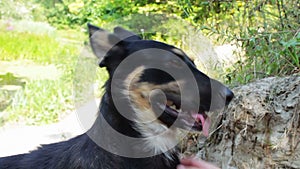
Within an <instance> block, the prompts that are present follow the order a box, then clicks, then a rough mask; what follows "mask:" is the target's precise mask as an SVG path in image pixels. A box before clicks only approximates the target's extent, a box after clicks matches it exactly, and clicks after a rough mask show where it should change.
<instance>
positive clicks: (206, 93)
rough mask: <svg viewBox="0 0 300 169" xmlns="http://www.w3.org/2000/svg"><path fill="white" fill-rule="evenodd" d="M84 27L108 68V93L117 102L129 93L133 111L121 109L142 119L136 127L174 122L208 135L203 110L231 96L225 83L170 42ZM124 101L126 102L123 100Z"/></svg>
mask: <svg viewBox="0 0 300 169" xmlns="http://www.w3.org/2000/svg"><path fill="white" fill-rule="evenodd" d="M88 27H89V34H90V43H91V46H92V49H93V52H94V53H95V55H96V56H97V57H98V58H100V59H101V61H100V63H99V66H100V67H106V68H107V70H108V72H109V75H110V80H109V81H110V82H111V84H110V85H111V87H109V90H111V91H110V92H111V94H112V95H115V96H116V97H115V98H116V99H115V100H116V101H120V100H122V99H121V98H122V97H124V96H126V97H127V98H129V101H130V102H129V104H130V107H131V108H132V110H134V111H131V112H126V113H129V114H130V113H132V112H133V113H134V115H131V117H134V118H135V119H137V120H138V121H139V122H140V123H141V125H140V126H143V127H141V128H144V129H145V126H147V127H146V129H145V130H152V131H153V134H155V132H160V131H161V129H166V128H168V127H177V128H183V129H192V130H196V131H203V133H204V134H205V135H208V128H209V124H210V120H209V118H208V116H207V115H206V114H205V112H208V111H211V110H215V109H218V108H222V107H224V106H225V105H227V104H228V103H229V102H230V101H231V99H232V98H233V93H232V92H231V91H230V90H229V89H228V88H227V87H225V86H224V85H222V84H221V83H220V82H218V81H216V80H214V79H211V78H209V77H208V76H207V75H205V74H204V73H202V72H200V71H199V70H198V69H197V68H196V66H195V64H194V63H193V61H192V60H191V59H190V58H189V57H188V56H187V55H186V54H185V53H184V52H183V51H182V50H180V49H178V48H176V47H174V46H171V45H168V44H165V43H161V42H157V41H152V40H142V39H141V38H140V37H139V36H138V35H136V34H134V33H132V32H129V31H127V30H125V29H122V28H120V27H116V28H115V29H114V33H112V34H111V33H109V32H107V31H105V30H103V29H101V28H98V27H96V26H93V25H88ZM114 79H115V80H114ZM121 102H122V101H121ZM120 105H122V103H121V104H120ZM123 106H124V107H126V106H127V107H128V102H126V103H125V104H124V103H123ZM122 110H126V108H121V110H119V111H122ZM131 120H133V119H131ZM147 123H148V125H145V124H147ZM158 125H159V126H161V128H160V129H157V126H158ZM153 126H155V127H153ZM157 130H158V131H157Z"/></svg>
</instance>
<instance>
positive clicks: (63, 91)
mask: <svg viewBox="0 0 300 169" xmlns="http://www.w3.org/2000/svg"><path fill="white" fill-rule="evenodd" d="M0 23H1V22H0ZM40 24H41V23H38V24H37V25H38V26H39V29H40ZM15 25H16V26H15V27H13V26H14V25H13V26H11V25H9V26H10V27H12V28H8V26H7V25H5V24H3V23H2V25H1V26H0V46H1V47H0V61H1V62H0V67H1V68H2V69H1V68H0V125H3V124H4V123H5V122H8V121H9V122H21V123H26V124H31V125H40V124H47V123H52V122H56V121H58V120H59V118H60V117H62V116H64V115H65V114H66V113H67V112H69V111H72V110H74V99H73V98H74V97H73V96H74V84H76V86H77V87H76V88H78V87H83V86H84V85H86V82H87V81H84V80H77V81H76V78H78V77H84V75H80V76H79V75H76V73H78V70H79V69H84V70H85V69H87V70H89V71H83V70H80V71H81V72H86V73H90V74H91V73H93V74H91V75H90V77H92V78H93V79H91V78H88V79H90V80H89V81H88V82H91V83H92V82H94V81H97V82H99V83H100V84H101V83H102V82H103V80H102V79H105V76H106V75H103V74H101V72H100V74H101V75H97V76H96V72H95V71H97V70H96V68H95V66H94V65H95V62H94V59H91V58H89V57H85V53H84V54H82V53H81V52H82V49H83V46H84V45H83V44H84V40H86V39H87V36H86V35H85V34H84V33H82V32H79V31H74V30H64V31H56V30H51V33H49V31H44V32H43V31H39V32H35V31H34V30H35V29H34V28H28V29H26V28H22V30H20V29H18V28H17V26H18V24H15ZM26 26H28V25H26ZM33 26H34V24H33ZM28 27H30V26H28ZM31 27H32V25H31ZM48 28H49V27H48V26H46V28H45V29H48ZM81 62H82V64H84V65H82V64H81ZM86 64H90V65H86ZM78 67H80V68H78ZM89 67H93V68H94V69H93V70H95V71H94V72H91V70H90V68H89ZM75 75H76V76H75ZM85 77H87V76H86V75H85ZM85 79H86V78H85ZM95 79H96V80H95ZM97 79H98V80H97ZM83 90H84V89H83ZM80 96H83V95H77V96H76V97H77V98H78V97H80Z"/></svg>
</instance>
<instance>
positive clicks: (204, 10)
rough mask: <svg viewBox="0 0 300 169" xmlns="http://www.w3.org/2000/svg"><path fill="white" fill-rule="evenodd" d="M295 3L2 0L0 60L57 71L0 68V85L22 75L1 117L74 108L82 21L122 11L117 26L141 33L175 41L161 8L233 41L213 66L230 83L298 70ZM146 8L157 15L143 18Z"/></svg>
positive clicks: (115, 16)
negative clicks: (50, 75) (222, 63)
mask: <svg viewBox="0 0 300 169" xmlns="http://www.w3.org/2000/svg"><path fill="white" fill-rule="evenodd" d="M299 9H300V4H299V1H298V0H250V1H237V0H231V1H217V0H216V1H214V0H210V1H207V0H169V1H167V0H155V1H154V0H141V1H135V0H125V1H124V0H114V1H107V0H2V1H0V11H1V12H0V60H2V61H9V62H14V61H20V60H21V61H22V60H30V61H31V62H33V63H35V64H39V65H52V64H53V65H55V66H56V67H57V68H58V69H59V70H60V72H63V73H62V75H61V76H59V78H57V79H52V80H49V79H44V80H34V79H26V78H25V79H24V78H22V77H17V76H15V75H11V74H5V73H4V74H3V75H1V73H2V72H0V75H1V76H0V87H1V85H2V86H3V85H4V84H9V82H10V83H14V84H18V83H19V81H20V80H19V78H21V79H22V80H23V81H25V85H22V89H21V90H18V91H13V92H11V91H7V90H0V111H2V112H1V114H0V123H1V118H2V121H3V122H4V121H8V120H11V121H20V120H21V119H25V121H26V123H29V124H43V123H51V122H55V121H57V120H58V118H59V116H60V114H61V112H68V111H71V110H73V109H74V106H73V103H72V94H73V93H72V88H71V87H70V86H73V85H74V84H73V82H74V81H73V80H74V78H75V79H76V77H75V73H74V72H76V70H75V67H76V64H77V61H78V56H79V54H80V51H81V50H82V48H83V47H84V46H85V44H86V43H85V41H86V40H87V35H86V30H85V28H86V23H88V22H91V23H94V24H97V25H99V26H103V27H109V25H110V24H111V23H113V22H115V21H118V20H119V19H120V18H123V20H122V24H123V26H125V27H127V28H129V29H131V30H133V31H136V32H140V31H141V29H142V28H144V27H147V28H149V30H147V32H151V33H149V34H142V36H143V37H144V38H153V39H158V40H162V41H166V42H168V43H171V44H174V45H176V46H179V47H181V46H182V44H181V41H180V40H181V37H180V36H178V37H174V36H168V35H167V31H172V30H176V26H177V25H176V26H174V24H173V23H174V22H173V21H172V20H171V21H170V22H169V23H164V24H163V26H162V24H160V23H161V22H158V21H160V14H164V15H167V16H169V17H172V18H174V19H181V20H184V21H185V22H187V23H189V24H191V25H193V26H194V27H196V28H197V29H198V30H200V31H201V32H202V33H203V34H204V35H205V36H208V37H209V38H210V39H211V40H212V41H213V43H214V44H215V45H222V44H224V43H225V44H233V45H235V46H236V47H237V48H239V49H241V51H242V52H236V53H235V55H236V56H237V57H236V61H235V63H233V64H232V65H231V66H230V67H227V68H226V69H224V70H221V71H220V73H219V76H220V77H219V78H220V79H223V81H224V82H226V83H228V84H229V85H232V86H236V85H240V84H244V83H248V82H251V81H253V80H256V79H259V78H263V77H268V76H285V75H290V74H294V73H299V68H300V63H299V55H300V52H299V49H300V48H299V46H300V33H299V32H300V10H299ZM133 14H134V15H135V17H134V18H130V16H131V15H133ZM149 15H153V16H154V17H152V18H156V19H155V20H150V19H148V20H147V17H145V16H149ZM124 18H125V21H126V22H125V21H124ZM141 18H142V19H141ZM145 25H146V26H145ZM157 27H161V29H159V30H162V31H161V32H154V33H153V31H151V28H153V30H157ZM154 28H155V29H154ZM178 29H181V28H178ZM89 62H93V60H89ZM100 74H101V75H97V77H96V81H97V82H99V83H100V84H101V83H102V82H103V81H104V79H105V77H106V75H103V73H102V72H101V73H100ZM86 77H89V76H88V75H87V76H86ZM91 77H93V76H91ZM22 80H21V81H22ZM17 82H18V83H17ZM22 84H23V83H22ZM76 85H79V86H85V84H84V83H77V84H76ZM99 86H101V85H99ZM49 98H50V99H49Z"/></svg>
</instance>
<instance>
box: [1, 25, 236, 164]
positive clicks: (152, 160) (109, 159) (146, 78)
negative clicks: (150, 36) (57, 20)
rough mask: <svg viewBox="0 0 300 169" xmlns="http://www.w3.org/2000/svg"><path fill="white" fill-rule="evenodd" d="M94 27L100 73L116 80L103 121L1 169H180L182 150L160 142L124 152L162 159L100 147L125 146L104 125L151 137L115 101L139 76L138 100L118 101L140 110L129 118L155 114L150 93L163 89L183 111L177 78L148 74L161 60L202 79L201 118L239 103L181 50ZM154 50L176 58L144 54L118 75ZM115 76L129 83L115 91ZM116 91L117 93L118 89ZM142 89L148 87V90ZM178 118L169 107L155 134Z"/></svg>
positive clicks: (197, 124)
mask: <svg viewBox="0 0 300 169" xmlns="http://www.w3.org/2000/svg"><path fill="white" fill-rule="evenodd" d="M88 27H89V33H90V42H91V46H92V49H93V51H94V53H95V55H96V56H98V57H99V58H101V57H103V59H102V61H101V62H100V67H106V68H107V70H108V72H109V75H110V78H109V80H108V81H107V83H106V85H105V89H106V92H105V94H104V96H103V98H102V101H101V105H100V108H99V116H98V117H97V119H96V121H95V123H94V124H93V126H92V127H91V129H89V130H88V131H87V132H86V133H84V134H82V135H79V136H77V137H75V138H72V139H70V140H68V141H63V142H59V143H54V144H49V145H42V146H41V147H40V148H38V149H37V150H34V151H31V152H30V153H26V154H20V155H14V156H9V157H2V158H0V169H141V168H143V169H175V168H176V166H177V165H178V164H179V159H178V154H177V151H176V149H170V150H169V151H167V152H164V151H160V150H161V149H160V148H159V146H160V145H159V144H160V143H159V142H157V143H156V142H155V143H153V145H146V144H152V143H151V140H150V143H149V141H148V142H146V141H145V143H143V142H142V143H140V145H132V143H125V144H126V145H127V146H126V147H122V148H123V149H126V151H128V152H130V153H136V152H138V153H141V152H142V153H143V151H145V153H149V151H150V152H151V151H158V153H156V154H157V155H154V156H151V157H143V158H131V157H123V156H119V155H115V154H114V153H111V151H110V152H109V151H107V149H106V150H105V149H103V148H101V147H100V146H98V145H97V144H96V143H95V142H98V141H99V142H105V140H106V141H107V142H109V143H110V144H111V150H112V152H113V151H114V148H116V147H114V145H116V146H118V145H121V144H119V143H120V142H122V140H118V138H117V137H114V136H112V135H111V133H110V132H109V131H107V126H105V124H104V121H106V122H108V124H109V125H110V126H111V127H112V128H113V129H115V130H116V131H118V132H120V133H122V134H124V135H127V136H130V137H135V138H146V137H147V135H145V133H144V132H146V133H147V132H148V131H147V130H148V128H147V125H148V124H147V123H145V125H144V126H143V127H142V129H141V128H139V126H136V123H137V122H136V121H134V120H129V119H128V118H126V117H124V116H122V115H121V114H120V112H119V110H118V109H117V108H116V106H115V104H114V100H113V98H112V94H113V92H116V93H122V90H124V88H126V85H122V84H124V83H125V82H124V81H126V80H128V79H127V78H128V77H127V76H129V75H130V74H131V73H132V72H134V71H135V72H136V73H137V74H138V75H137V76H135V77H133V79H131V81H130V84H128V85H129V87H128V86H127V87H128V88H127V89H129V90H130V92H132V93H133V94H132V95H131V94H130V96H129V97H124V98H117V99H118V101H120V102H125V103H126V105H127V104H130V103H131V102H132V104H134V105H135V109H133V108H132V107H131V108H129V110H131V111H130V112H126V113H127V114H128V115H129V117H132V118H135V115H134V114H135V113H136V112H135V110H136V109H138V111H141V112H142V113H145V112H143V110H146V108H149V105H150V103H149V102H150V101H149V100H151V98H150V96H149V95H148V94H149V93H147V91H151V90H153V89H161V90H162V91H164V92H166V95H167V100H169V99H171V101H172V103H173V104H174V105H175V106H176V107H179V105H178V102H180V101H181V102H182V101H184V100H182V99H179V98H178V97H177V95H176V94H178V93H177V91H175V94H174V90H178V89H179V87H178V86H177V85H178V84H177V83H175V87H174V83H172V82H174V81H175V80H174V78H173V77H172V76H170V75H169V74H167V73H165V72H162V71H160V70H157V69H151V68H147V65H148V64H150V62H151V61H153V60H158V62H159V63H161V64H163V66H165V67H170V69H181V68H182V65H180V64H181V63H180V62H183V63H184V64H185V65H187V66H188V68H189V69H190V70H191V72H192V74H193V78H195V79H196V84H197V87H198V88H199V93H196V94H200V96H201V98H203V99H201V102H200V104H196V105H198V107H197V108H199V110H198V111H197V112H199V113H200V114H202V113H203V114H204V112H205V111H209V110H210V107H214V108H221V107H223V106H224V105H225V103H224V105H218V104H216V105H212V104H211V102H218V103H219V102H220V101H224V102H225V101H226V104H228V103H229V102H230V100H231V99H232V97H233V94H232V92H231V91H230V90H229V89H228V88H226V87H225V86H223V85H222V84H221V83H219V82H217V81H215V80H213V79H210V78H209V77H207V76H206V75H205V74H203V73H201V72H200V71H199V70H197V69H196V67H195V65H194V63H193V61H191V60H190V59H189V58H188V57H187V56H186V55H185V54H184V52H182V51H181V50H180V49H177V48H175V47H173V46H170V45H167V44H164V43H161V42H156V41H150V40H142V39H141V38H140V37H139V36H137V35H135V34H133V33H131V32H128V31H126V30H124V29H122V28H120V27H117V28H115V30H114V34H110V33H108V32H106V31H105V30H102V29H100V28H98V27H96V26H93V25H88ZM150 48H155V49H161V50H164V51H168V52H169V53H171V54H170V55H168V54H166V55H161V56H152V55H156V54H157V53H155V52H154V53H151V52H150V53H149V52H148V53H147V52H144V53H141V55H145V57H144V59H145V60H141V61H138V62H137V63H139V64H140V65H134V66H133V67H129V68H127V69H126V70H125V69H124V70H121V71H117V68H118V65H119V64H120V63H121V62H122V61H123V60H124V59H126V58H127V57H128V56H129V55H131V54H134V53H135V52H138V51H141V50H143V49H150ZM174 56H175V58H174ZM178 59H179V60H178ZM179 61H180V62H179ZM137 70H139V71H137ZM114 74H119V75H121V76H119V77H124V78H123V79H122V78H120V79H117V82H118V84H117V85H114V84H113V81H112V77H113V75H114ZM180 80H181V81H184V82H185V85H186V86H187V87H188V84H189V79H188V78H187V77H185V76H181V78H180ZM114 86H115V88H116V89H115V88H113V87H114ZM124 86H125V87H124ZM131 86H134V87H131ZM141 86H143V88H142V87H141ZM211 86H215V90H216V91H217V93H216V95H217V96H213V93H212V89H211ZM183 88H184V87H183ZM118 89H119V91H118ZM114 90H117V91H114ZM170 90H171V91H170ZM143 92H144V93H143ZM178 92H179V91H178ZM145 93H146V94H145ZM145 95H146V96H145ZM189 96H190V97H189V98H187V100H186V102H187V103H193V100H194V98H193V97H194V93H190V95H189ZM195 96H197V95H195ZM176 97H177V98H176ZM143 99H144V100H143ZM183 99H185V98H183ZM151 110H152V111H151V112H152V113H154V114H156V113H155V110H156V108H155V107H152V109H151ZM176 110H177V109H176ZM151 112H150V113H151ZM173 112H174V111H173ZM148 113H149V112H148ZM144 115H145V116H147V114H142V116H141V117H142V118H143V116H144ZM184 116H186V115H184ZM186 117H187V116H186ZM186 117H184V118H186ZM188 117H190V116H188ZM176 118H181V116H179V115H178V116H176V117H174V115H172V110H171V108H170V107H168V108H166V110H165V111H164V112H163V113H162V114H161V115H160V116H159V117H158V120H156V121H154V122H151V123H152V124H155V125H154V128H155V129H156V127H157V128H158V129H159V130H160V129H161V128H159V127H161V126H162V125H164V126H166V127H170V126H172V124H173V123H174V121H175V120H176ZM192 124H193V125H192V126H189V127H191V128H193V129H194V130H198V131H200V130H201V129H202V124H201V123H200V122H199V121H198V122H195V123H192ZM177 125H178V126H177V127H179V128H186V127H185V126H184V125H185V123H178V124H177ZM152 127H153V126H152ZM166 127H165V128H166ZM151 134H154V135H155V133H150V135H151ZM91 137H94V139H93V140H92V139H91ZM20 142H21V141H20ZM167 143H168V142H167ZM143 144H145V145H143ZM161 144H166V142H164V143H163V142H162V143H161ZM155 146H158V147H155ZM143 147H148V148H143ZM152 148H153V149H156V148H157V150H152Z"/></svg>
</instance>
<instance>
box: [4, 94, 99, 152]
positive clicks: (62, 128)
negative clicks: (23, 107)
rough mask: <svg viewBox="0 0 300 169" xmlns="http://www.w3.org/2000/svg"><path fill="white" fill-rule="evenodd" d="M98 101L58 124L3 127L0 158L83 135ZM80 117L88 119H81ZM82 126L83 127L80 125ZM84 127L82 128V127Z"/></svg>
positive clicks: (85, 106)
mask: <svg viewBox="0 0 300 169" xmlns="http://www.w3.org/2000/svg"><path fill="white" fill-rule="evenodd" d="M98 104H99V100H96V101H95V100H91V101H89V102H88V103H87V104H85V105H84V106H82V107H80V108H79V109H77V110H76V111H74V112H73V113H71V114H70V115H68V116H67V117H66V118H64V119H63V120H62V121H60V122H59V123H55V124H51V125H45V126H16V125H14V126H12V125H8V126H4V127H1V128H0V157H1V156H8V155H13V154H19V153H25V152H28V151H30V150H33V149H35V148H36V147H38V146H39V145H40V144H49V143H54V142H58V141H62V140H67V139H69V138H71V137H74V136H76V135H79V134H81V133H84V132H85V131H86V130H87V129H88V128H89V125H91V124H92V123H93V120H94V119H95V117H96V112H97V107H96V106H95V105H98ZM82 117H88V118H86V119H82ZM82 124H84V125H82ZM83 126H84V127H83Z"/></svg>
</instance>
